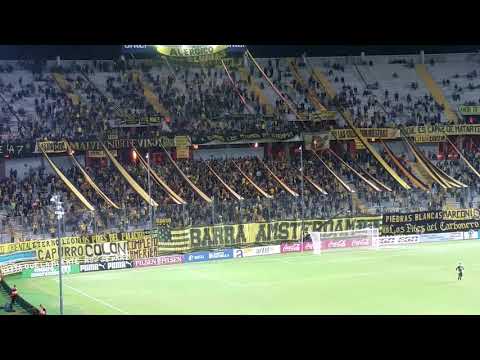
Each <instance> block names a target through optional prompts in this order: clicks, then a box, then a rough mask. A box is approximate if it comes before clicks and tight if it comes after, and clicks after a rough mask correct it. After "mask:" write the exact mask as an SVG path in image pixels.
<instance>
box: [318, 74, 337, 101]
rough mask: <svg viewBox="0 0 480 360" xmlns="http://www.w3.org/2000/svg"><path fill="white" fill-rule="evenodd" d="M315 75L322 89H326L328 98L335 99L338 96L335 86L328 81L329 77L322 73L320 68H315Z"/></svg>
mask: <svg viewBox="0 0 480 360" xmlns="http://www.w3.org/2000/svg"><path fill="white" fill-rule="evenodd" d="M313 73H314V74H315V77H316V79H318V81H319V82H320V84H321V85H322V87H323V88H324V90H325V92H326V93H327V96H328V97H330V98H334V97H335V96H336V95H337V91H336V90H335V87H334V86H333V84H332V83H331V82H330V80H328V77H327V76H326V75H325V74H324V73H323V72H322V70H321V69H320V68H314V69H313Z"/></svg>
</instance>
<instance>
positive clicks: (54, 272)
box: [22, 264, 79, 278]
mask: <svg viewBox="0 0 480 360" xmlns="http://www.w3.org/2000/svg"><path fill="white" fill-rule="evenodd" d="M78 272H79V266H78V265H76V264H73V265H63V266H62V274H75V273H78ZM58 273H59V272H58V266H49V267H39V268H34V269H26V270H24V271H23V272H22V277H26V278H36V277H44V276H58Z"/></svg>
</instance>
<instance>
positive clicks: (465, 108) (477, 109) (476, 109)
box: [458, 105, 480, 116]
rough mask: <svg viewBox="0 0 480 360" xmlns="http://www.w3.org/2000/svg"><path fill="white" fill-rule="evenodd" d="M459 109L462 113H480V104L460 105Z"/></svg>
mask: <svg viewBox="0 0 480 360" xmlns="http://www.w3.org/2000/svg"><path fill="white" fill-rule="evenodd" d="M458 111H460V114H462V115H473V116H475V115H480V106H478V105H474V106H470V105H460V106H459V107H458Z"/></svg>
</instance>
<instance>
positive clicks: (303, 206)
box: [299, 144, 305, 252]
mask: <svg viewBox="0 0 480 360" xmlns="http://www.w3.org/2000/svg"><path fill="white" fill-rule="evenodd" d="M299 150H300V181H301V191H302V193H301V196H302V198H301V201H302V230H301V233H300V234H301V242H302V245H301V250H302V252H303V238H304V237H305V221H304V218H305V198H304V196H303V189H304V187H303V144H302V145H300V149H299Z"/></svg>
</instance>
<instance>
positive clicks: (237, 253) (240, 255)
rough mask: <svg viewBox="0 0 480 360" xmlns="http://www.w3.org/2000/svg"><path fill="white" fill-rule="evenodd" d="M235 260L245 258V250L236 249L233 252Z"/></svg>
mask: <svg viewBox="0 0 480 360" xmlns="http://www.w3.org/2000/svg"><path fill="white" fill-rule="evenodd" d="M233 257H234V258H243V250H242V249H235V250H234V251H233Z"/></svg>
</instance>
